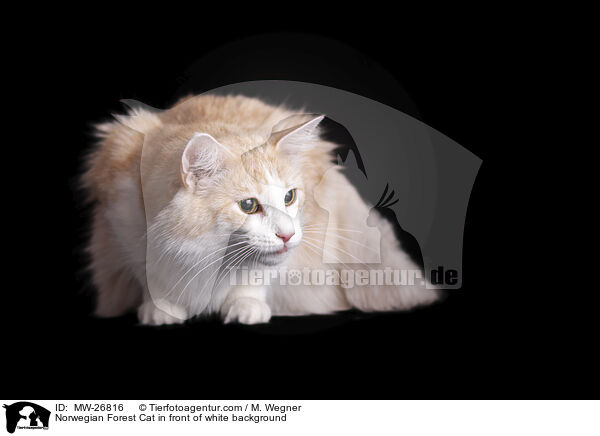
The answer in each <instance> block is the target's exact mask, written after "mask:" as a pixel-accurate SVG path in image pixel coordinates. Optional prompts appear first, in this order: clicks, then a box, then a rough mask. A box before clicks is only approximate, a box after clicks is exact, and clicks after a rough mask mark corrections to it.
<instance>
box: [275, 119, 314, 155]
mask: <svg viewBox="0 0 600 436" xmlns="http://www.w3.org/2000/svg"><path fill="white" fill-rule="evenodd" d="M302 117H304V118H307V117H308V118H309V120H308V121H305V122H303V123H302V124H299V125H296V126H294V127H290V128H288V129H285V130H282V131H279V132H275V133H273V134H271V142H272V143H274V144H275V147H276V149H277V150H278V151H281V152H283V153H288V154H294V153H298V152H302V151H305V150H308V149H310V148H312V147H313V145H314V143H315V142H316V141H317V140H318V139H319V134H318V129H317V126H318V125H319V123H320V122H321V121H323V119H324V118H325V115H315V114H312V115H303V116H302Z"/></svg>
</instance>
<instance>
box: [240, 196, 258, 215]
mask: <svg viewBox="0 0 600 436" xmlns="http://www.w3.org/2000/svg"><path fill="white" fill-rule="evenodd" d="M238 204H239V205H240V209H242V212H244V213H247V214H249V215H250V214H253V213H256V212H257V211H258V208H259V204H258V200H257V199H256V198H246V199H245V200H242V201H240V202H239V203H238Z"/></svg>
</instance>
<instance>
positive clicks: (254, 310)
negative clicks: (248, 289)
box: [225, 297, 271, 324]
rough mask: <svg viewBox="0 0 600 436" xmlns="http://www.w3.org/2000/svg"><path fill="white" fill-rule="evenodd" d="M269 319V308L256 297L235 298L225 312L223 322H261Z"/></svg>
mask: <svg viewBox="0 0 600 436" xmlns="http://www.w3.org/2000/svg"><path fill="white" fill-rule="evenodd" d="M269 319H271V308H270V307H269V306H268V305H267V304H266V303H264V302H262V301H260V300H257V299H256V298H247V297H244V298H237V299H236V300H234V301H233V302H232V303H231V306H229V309H228V310H227V313H226V314H225V324H228V323H231V322H239V323H240V324H263V323H266V322H269Z"/></svg>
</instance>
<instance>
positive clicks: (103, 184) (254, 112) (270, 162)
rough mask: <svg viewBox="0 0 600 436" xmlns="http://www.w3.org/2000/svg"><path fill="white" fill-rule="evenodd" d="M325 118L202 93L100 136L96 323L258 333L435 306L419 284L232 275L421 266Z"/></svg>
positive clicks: (94, 188)
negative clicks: (351, 172) (195, 323)
mask: <svg viewBox="0 0 600 436" xmlns="http://www.w3.org/2000/svg"><path fill="white" fill-rule="evenodd" d="M322 119H323V116H320V115H306V114H302V115H298V114H296V113H295V112H293V111H290V110H288V109H286V108H284V107H275V106H271V105H268V104H265V103H263V102H261V101H260V100H257V99H251V98H246V97H241V96H237V97H222V96H210V95H203V96H197V97H191V98H188V99H185V100H183V101H181V102H179V103H178V104H176V105H175V106H174V107H173V108H171V109H169V110H166V111H164V112H160V113H155V112H151V111H146V110H143V109H136V110H132V111H131V112H130V113H129V114H128V115H127V116H122V117H117V121H114V122H111V123H106V124H102V125H99V126H97V134H98V136H99V138H100V141H99V143H98V145H97V147H96V148H95V149H94V150H93V151H92V153H91V154H90V156H89V159H88V161H87V163H88V166H87V169H86V172H85V174H84V175H83V178H82V183H83V186H84V187H85V188H86V189H87V191H88V192H89V196H90V200H92V201H93V204H94V206H93V207H94V214H93V225H92V235H91V240H90V244H89V252H90V256H91V271H92V276H93V281H94V284H95V286H96V287H97V290H98V300H97V308H96V314H97V315H99V316H118V315H121V314H123V313H125V312H127V311H130V310H135V309H137V312H138V315H139V319H140V322H141V323H143V324H154V325H157V324H168V323H180V322H183V321H185V320H186V319H189V318H191V317H194V316H196V315H209V314H219V315H220V316H221V317H222V318H223V320H224V321H225V322H240V323H247V324H254V323H264V322H267V321H269V319H270V317H271V316H272V315H303V314H326V313H332V312H335V311H342V310H347V309H351V308H358V309H360V310H363V311H388V310H405V309H410V308H413V307H415V306H418V305H424V304H429V303H431V302H433V301H435V300H436V298H437V296H438V294H437V291H436V290H431V289H426V287H425V286H424V283H423V282H421V281H417V282H416V283H414V284H396V285H390V284H385V285H382V284H374V283H373V282H371V281H367V282H365V281H364V280H363V281H361V282H360V283H359V284H358V285H356V284H355V285H354V286H347V284H346V286H343V284H342V283H339V282H336V281H335V280H334V281H329V280H327V281H325V282H323V281H316V283H313V282H311V283H305V282H303V283H301V284H299V285H291V284H290V283H286V282H283V281H281V280H279V279H278V278H274V279H273V280H270V281H265V280H263V281H261V282H259V283H250V282H243V281H240V280H238V281H236V280H233V279H232V275H233V274H234V270H232V268H237V270H238V272H239V270H240V269H243V268H245V269H246V272H248V271H250V272H253V271H259V272H263V273H265V274H267V273H270V272H273V271H276V272H277V274H278V275H280V274H283V273H282V271H292V270H294V271H303V272H306V271H309V274H308V276H309V277H310V272H311V271H331V270H334V271H337V272H342V271H343V270H346V271H348V270H352V271H354V270H364V271H367V274H368V272H369V271H370V270H373V269H377V270H379V271H382V270H385V269H387V270H391V269H393V270H418V269H419V268H418V267H417V266H416V265H415V264H414V263H413V262H412V261H411V260H410V258H409V257H408V256H407V255H406V254H405V253H404V252H403V251H402V250H401V248H400V246H399V244H398V241H397V240H396V238H395V236H394V231H393V228H392V226H391V225H390V224H389V222H387V221H386V220H385V219H383V218H382V217H381V216H380V215H378V213H377V212H376V211H374V210H371V208H370V207H369V206H368V205H367V204H366V203H365V201H363V199H362V198H361V197H360V195H359V194H358V192H357V191H356V189H355V188H354V187H353V186H352V184H351V183H350V182H349V181H348V180H347V179H346V178H345V177H344V175H343V174H342V172H341V171H340V168H339V167H338V166H337V165H334V164H333V163H332V157H331V153H332V150H333V149H334V148H335V144H332V143H330V142H327V141H324V140H322V139H321V138H320V137H319V127H318V124H319V123H320V122H321V120H322ZM364 271H363V274H364ZM263 277H264V276H263ZM271 277H272V278H273V277H274V276H271ZM234 278H235V277H234ZM363 278H364V277H363Z"/></svg>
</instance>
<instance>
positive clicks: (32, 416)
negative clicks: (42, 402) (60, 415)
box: [3, 401, 50, 433]
mask: <svg viewBox="0 0 600 436" xmlns="http://www.w3.org/2000/svg"><path fill="white" fill-rule="evenodd" d="M3 407H4V408H5V409H6V431H8V432H9V433H14V432H15V429H17V428H18V429H29V430H35V429H44V430H47V429H48V424H49V421H50V411H49V410H47V409H45V408H43V407H42V406H38V405H37V404H35V403H30V402H29V401H19V402H17V403H13V404H11V405H10V406H9V405H6V404H5V405H4V406H3Z"/></svg>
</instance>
